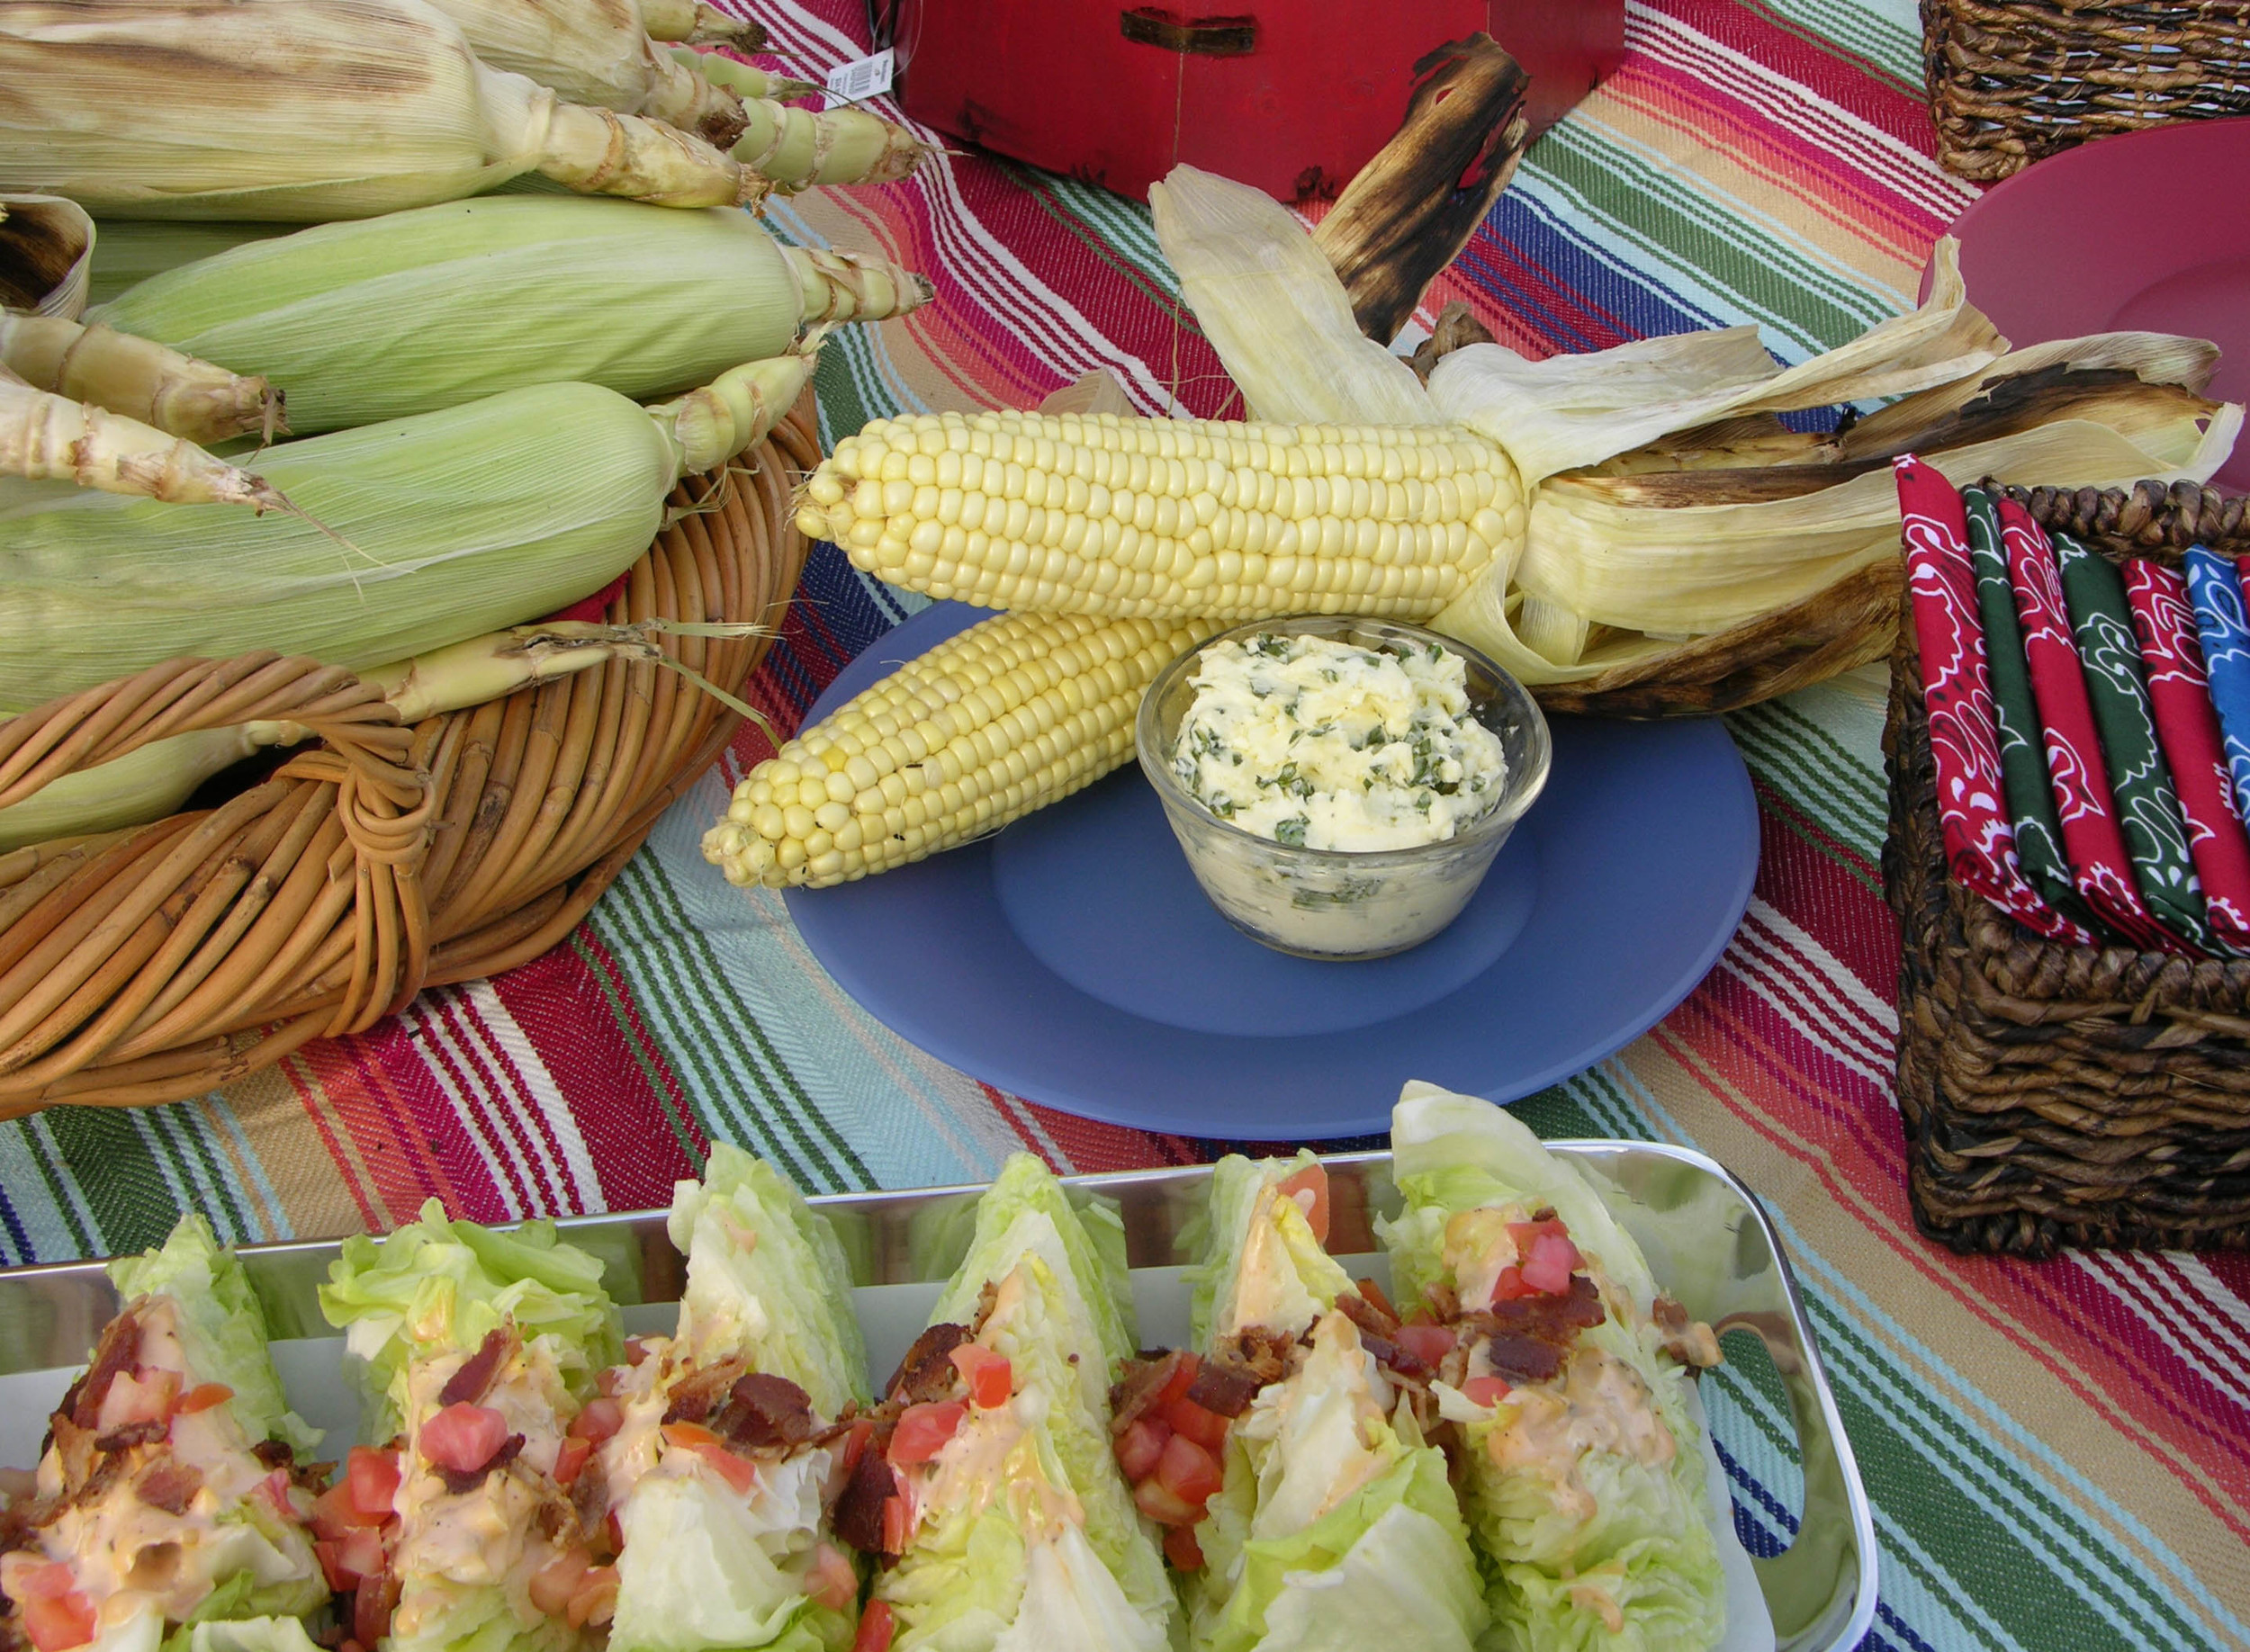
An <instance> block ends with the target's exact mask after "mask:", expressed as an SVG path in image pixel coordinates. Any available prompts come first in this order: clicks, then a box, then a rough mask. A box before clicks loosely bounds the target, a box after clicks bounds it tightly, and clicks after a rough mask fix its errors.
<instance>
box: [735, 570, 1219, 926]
mask: <svg viewBox="0 0 2250 1652" xmlns="http://www.w3.org/2000/svg"><path fill="white" fill-rule="evenodd" d="M1218 629H1219V627H1218V626H1217V625H1216V624H1207V623H1201V622H1193V621H1189V622H1171V623H1162V624H1160V623H1157V622H1154V621H1149V620H1137V619H1112V620H1099V619H1094V618H1091V617H1088V616H1085V615H1065V614H1004V615H999V616H997V617H995V618H993V619H988V620H986V621H984V622H982V623H981V624H976V625H972V626H970V627H969V628H968V630H967V631H964V632H962V633H960V634H959V635H958V636H955V637H950V638H949V639H947V640H946V641H945V642H941V643H940V644H938V646H937V647H936V648H933V649H932V650H931V651H929V652H928V653H926V654H924V655H923V656H922V658H920V659H919V660H913V661H911V662H909V663H908V664H907V665H905V666H904V667H902V668H901V669H899V670H898V671H896V672H895V673H894V674H893V675H891V676H889V677H887V678H884V679H883V680H882V681H881V682H879V683H878V684H876V685H875V687H872V688H869V690H868V691H867V692H866V693H864V694H861V695H859V696H855V697H854V698H853V699H852V700H851V702H850V703H849V704H847V705H844V706H842V708H840V709H839V710H837V711H836V712H834V713H833V714H830V715H829V716H827V717H824V718H823V719H822V720H821V721H820V722H819V723H816V724H815V725H814V726H813V727H811V728H809V729H806V730H805V731H804V732H802V733H800V734H798V736H797V738H796V739H795V740H792V741H789V742H788V744H786V745H784V746H783V747H782V748H781V750H779V751H778V752H776V753H775V754H774V755H773V756H772V757H770V758H769V759H766V761H764V762H762V763H761V764H759V765H758V767H757V768H753V769H752V770H751V771H750V773H749V774H747V775H745V776H743V779H742V783H741V784H740V785H738V786H735V788H734V800H733V801H732V803H730V804H728V807H727V811H726V816H725V819H723V820H722V821H720V822H719V823H718V824H717V825H716V826H714V827H713V828H712V829H711V830H709V831H707V832H706V833H705V834H704V839H703V856H704V858H705V859H706V860H708V861H710V862H711V863H712V864H713V865H714V866H717V867H719V869H720V870H721V871H723V872H724V873H725V875H726V876H727V879H728V881H729V882H731V883H734V884H743V885H745V886H747V885H751V884H764V885H766V886H768V887H770V888H776V889H779V888H788V887H797V886H802V887H806V888H815V889H817V888H823V887H825V886H827V885H828V884H842V883H850V882H851V881H853V880H855V879H858V878H862V877H865V876H867V875H869V873H871V872H886V871H888V870H890V869H891V868H892V867H894V866H905V865H906V864H907V863H908V862H909V861H915V860H921V859H923V858H924V857H928V856H931V855H934V854H936V853H938V852H939V851H940V850H941V849H949V848H955V847H957V846H959V845H960V844H963V843H966V842H968V840H969V839H972V838H975V837H978V836H981V835H982V834H984V833H986V832H988V831H995V830H998V829H999V828H1001V827H1003V826H1004V825H1006V824H1007V823H1008V822H1010V821H1013V820H1015V819H1017V818H1018V817H1019V816H1022V815H1024V814H1028V813H1031V811H1032V810H1034V809H1038V808H1041V807H1044V806H1045V805H1046V804H1050V803H1054V802H1056V801H1057V800H1058V799H1059V798H1063V797H1067V796H1068V795H1070V794H1071V793H1073V792H1075V791H1076V790H1078V789H1079V788H1080V787H1081V786H1087V785H1090V784H1091V783H1092V782H1094V781H1095V780H1098V779H1100V778H1101V777H1103V775H1105V774H1107V773H1109V772H1110V770H1112V768H1116V767H1117V766H1118V765H1119V764H1121V763H1122V762H1124V761H1125V759H1127V758H1129V757H1130V756H1131V755H1132V750H1133V716H1134V714H1135V713H1136V712H1137V711H1138V710H1139V707H1140V696H1141V693H1142V691H1143V690H1144V689H1146V688H1147V687H1148V685H1149V683H1150V682H1152V681H1153V680H1155V678H1156V675H1157V672H1158V671H1160V670H1162V669H1164V668H1165V666H1166V664H1168V663H1169V662H1170V661H1171V660H1174V659H1175V658H1176V657H1177V656H1178V655H1179V654H1180V652H1181V651H1183V650H1184V649H1187V648H1191V647H1193V645H1194V644H1195V643H1197V642H1201V641H1202V639H1203V638H1205V637H1207V636H1210V635H1211V633H1213V632H1215V631H1217V630H1218Z"/></svg>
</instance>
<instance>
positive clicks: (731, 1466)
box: [663, 1423, 758, 1497]
mask: <svg viewBox="0 0 2250 1652" xmlns="http://www.w3.org/2000/svg"><path fill="white" fill-rule="evenodd" d="M663 1435H664V1443H665V1444H666V1445H668V1446H673V1447H676V1448H678V1449H679V1450H683V1451H693V1452H694V1453H695V1454H696V1455H697V1456H698V1457H700V1458H701V1459H703V1460H704V1461H705V1462H706V1463H708V1464H709V1465H710V1466H711V1468H713V1469H715V1470H716V1472H717V1474H718V1477H719V1478H721V1479H722V1480H725V1482H726V1483H727V1485H728V1486H730V1487H731V1488H732V1489H733V1490H734V1495H736V1496H738V1497H747V1496H748V1495H750V1494H751V1493H752V1491H754V1490H756V1489H757V1486H758V1465H757V1464H756V1463H753V1462H752V1461H751V1460H750V1459H748V1458H747V1457H737V1456H736V1455H735V1454H734V1452H732V1451H730V1450H727V1449H726V1442H725V1441H724V1440H721V1439H720V1438H719V1437H718V1436H717V1435H716V1434H715V1433H713V1432H711V1431H710V1430H709V1429H707V1428H706V1427H704V1426H703V1424H702V1423H665V1424H664V1428H663Z"/></svg>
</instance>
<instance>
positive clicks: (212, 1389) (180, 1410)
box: [172, 1382, 234, 1417]
mask: <svg viewBox="0 0 2250 1652" xmlns="http://www.w3.org/2000/svg"><path fill="white" fill-rule="evenodd" d="M233 1397H234V1390H233V1389H232V1388H229V1387H227V1385H226V1384H225V1383H223V1382H203V1383H198V1384H196V1385H195V1387H192V1388H190V1389H189V1390H188V1391H187V1392H186V1393H185V1394H183V1395H182V1396H180V1403H179V1404H178V1405H175V1406H173V1407H172V1412H173V1414H174V1415H175V1416H185V1417H192V1416H193V1415H194V1414H196V1413H197V1412H199V1411H209V1410H210V1409H211V1407H212V1406H213V1405H225V1404H226V1403H227V1402H228V1401H229V1400H230V1399H232V1398H233Z"/></svg>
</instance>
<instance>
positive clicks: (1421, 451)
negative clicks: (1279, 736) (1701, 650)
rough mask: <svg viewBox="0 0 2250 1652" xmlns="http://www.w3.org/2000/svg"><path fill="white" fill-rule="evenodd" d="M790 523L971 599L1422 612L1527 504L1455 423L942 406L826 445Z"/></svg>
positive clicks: (1217, 610)
mask: <svg viewBox="0 0 2250 1652" xmlns="http://www.w3.org/2000/svg"><path fill="white" fill-rule="evenodd" d="M797 521H798V525H799V526H801V527H802V528H804V529H805V531H806V533H808V534H814V535H815V536H816V537H819V538H823V539H831V540H833V541H834V542H835V543H837V544H839V545H841V546H842V547H843V549H844V551H845V553H846V554H847V555H849V556H850V557H851V561H852V563H853V565H854V566H856V567H858V568H860V569H863V570H866V571H868V572H869V573H872V574H876V575H878V577H880V578H882V579H887V580H889V581H890V582H892V583H893V584H896V585H903V586H905V587H907V588H910V589H913V590H920V591H925V592H927V593H929V594H930V595H931V596H932V597H954V598H957V599H959V600H960V601H963V602H969V603H975V604H977V606H980V607H988V608H1041V609H1049V610H1053V611H1057V612H1064V613H1080V614H1103V615H1119V616H1125V615H1139V616H1177V615H1190V614H1193V615H1203V616H1207V617H1211V618H1215V619H1228V620H1245V619H1257V618H1262V617H1264V616H1265V615H1274V614H1283V613H1302V612H1311V613H1327V614H1338V613H1346V612H1348V613H1355V614H1371V615H1390V616H1395V617H1399V618H1405V619H1423V618H1427V617H1428V616H1430V615H1434V614H1436V613H1437V611H1438V610H1439V609H1441V608H1443V607H1444V606H1445V605H1446V604H1447V603H1449V602H1451V601H1452V600H1454V598H1455V597H1458V596H1460V595H1461V594H1462V592H1463V591H1464V590H1465V589H1466V588H1468V586H1469V585H1470V583H1471V582H1472V580H1474V579H1476V577H1477V576H1478V574H1479V573H1480V572H1481V570H1483V568H1484V567H1485V565H1486V564H1487V563H1488V562H1489V561H1490V560H1491V558H1492V554H1493V552H1494V550H1495V549H1496V548H1497V547H1499V546H1500V545H1503V544H1508V543H1518V542H1520V541H1521V539H1522V537H1523V534H1524V502H1523V497H1522V493H1521V491H1520V489H1518V488H1517V482H1516V473H1515V470H1514V467H1512V466H1511V465H1510V464H1509V463H1508V455H1507V454H1506V453H1503V452H1502V451H1501V450H1500V448H1499V445H1498V444H1495V443H1492V442H1490V441H1487V440H1486V439H1485V438H1483V437H1481V436H1480V435H1476V434H1475V433H1474V432H1472V431H1469V430H1465V429H1460V428H1457V427H1456V428H1451V429H1449V428H1446V427H1445V426H1347V427H1343V428H1334V427H1329V426H1286V425H1256V424H1250V425H1245V424H1226V423H1221V422H1220V421H1217V420H1211V419H1136V418H1120V417H1116V416H1115V415H1111V414H1100V415H1094V416H1091V417H1086V416H1080V415H1075V414H1060V415H1054V414H1038V413H983V414H977V415H973V416H963V415H960V414H952V413H945V414H923V415H921V416H919V417H909V418H896V419H878V420H876V421H875V422H873V423H872V424H869V426H866V428H865V429H863V430H862V431H861V432H860V435H857V436H855V437H851V438H848V439H846V440H845V441H843V442H841V443H839V444H837V446H836V450H835V452H834V453H833V455H832V456H831V458H830V459H829V461H828V462H827V463H825V464H824V465H823V466H822V467H821V469H820V470H819V471H817V472H816V473H815V476H814V477H813V479H812V480H811V482H810V483H808V484H807V486H806V490H805V502H804V505H803V507H802V508H801V509H800V511H799V514H798V518H797Z"/></svg>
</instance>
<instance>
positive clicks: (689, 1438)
mask: <svg viewBox="0 0 2250 1652" xmlns="http://www.w3.org/2000/svg"><path fill="white" fill-rule="evenodd" d="M657 1432H660V1433H661V1434H662V1435H663V1437H664V1443H665V1444H666V1445H669V1446H678V1447H679V1448H680V1450H683V1451H692V1450H695V1449H696V1448H697V1447H698V1446H709V1445H723V1444H725V1441H722V1440H721V1439H720V1438H719V1437H718V1436H717V1435H716V1434H715V1433H713V1432H711V1431H710V1430H709V1429H707V1428H706V1427H704V1426H703V1424H702V1423H665V1424H664V1426H663V1427H662V1429H660V1430H659V1431H657Z"/></svg>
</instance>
